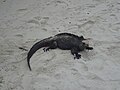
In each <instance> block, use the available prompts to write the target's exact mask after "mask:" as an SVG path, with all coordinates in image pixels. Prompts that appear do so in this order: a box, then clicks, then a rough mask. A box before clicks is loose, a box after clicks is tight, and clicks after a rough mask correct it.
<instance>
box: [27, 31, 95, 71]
mask: <svg viewBox="0 0 120 90" xmlns="http://www.w3.org/2000/svg"><path fill="white" fill-rule="evenodd" d="M83 40H87V39H85V38H84V37H83V36H80V37H79V36H77V35H74V34H71V33H60V34H57V35H55V36H53V37H48V38H46V39H43V40H41V41H39V42H37V43H35V44H34V45H33V46H32V48H31V49H30V51H29V52H28V56H27V63H28V66H29V69H30V70H31V67H30V58H31V57H32V55H33V54H34V53H35V52H36V51H37V50H38V49H40V48H42V47H47V48H44V49H43V50H44V51H48V50H49V49H56V48H59V49H62V50H71V54H72V55H74V56H75V57H74V59H79V58H80V57H81V55H80V54H78V53H79V52H80V51H83V50H84V49H88V50H92V49H93V48H92V47H89V45H88V44H85V43H83V42H82V41H83Z"/></svg>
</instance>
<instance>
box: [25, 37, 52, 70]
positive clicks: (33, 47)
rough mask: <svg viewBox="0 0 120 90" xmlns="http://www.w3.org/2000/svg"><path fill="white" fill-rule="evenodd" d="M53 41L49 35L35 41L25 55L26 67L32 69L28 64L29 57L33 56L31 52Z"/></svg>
mask: <svg viewBox="0 0 120 90" xmlns="http://www.w3.org/2000/svg"><path fill="white" fill-rule="evenodd" d="M52 42H53V37H49V38H46V39H43V40H41V41H39V42H37V43H35V44H34V45H33V46H32V48H31V49H30V51H29V52H28V55H27V63H28V67H29V69H30V71H31V70H32V69H31V66H30V58H31V57H32V56H33V54H34V53H35V52H36V51H37V50H38V49H40V48H42V47H48V46H50V45H51V44H52Z"/></svg>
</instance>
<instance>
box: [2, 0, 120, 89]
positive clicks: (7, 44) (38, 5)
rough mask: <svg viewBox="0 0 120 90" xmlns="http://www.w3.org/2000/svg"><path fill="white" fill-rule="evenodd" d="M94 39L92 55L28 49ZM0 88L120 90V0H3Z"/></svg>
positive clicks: (90, 53) (91, 42)
mask: <svg viewBox="0 0 120 90" xmlns="http://www.w3.org/2000/svg"><path fill="white" fill-rule="evenodd" d="M59 32H71V33H74V34H76V35H84V36H85V37H87V38H88V37H89V38H92V40H90V41H89V43H90V45H91V46H93V47H94V50H93V51H84V52H82V58H81V59H79V60H74V59H73V56H72V55H71V54H70V51H63V50H59V49H56V50H50V51H49V52H46V53H44V52H43V50H42V49H40V50H39V51H37V53H35V54H34V56H33V57H32V58H31V67H32V71H31V72H30V71H29V68H28V66H27V62H26V61H27V60H26V55H27V51H24V50H21V49H19V47H23V48H26V49H28V50H29V49H30V48H31V46H32V45H33V44H34V43H35V42H37V41H39V40H42V39H44V38H46V37H49V36H52V35H55V34H57V33H59ZM0 90H120V0H0Z"/></svg>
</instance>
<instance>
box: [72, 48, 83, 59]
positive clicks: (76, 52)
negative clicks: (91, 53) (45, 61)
mask: <svg viewBox="0 0 120 90" xmlns="http://www.w3.org/2000/svg"><path fill="white" fill-rule="evenodd" d="M78 53H79V51H78V49H77V48H72V49H71V54H72V55H73V56H75V57H74V59H79V58H81V55H80V54H78Z"/></svg>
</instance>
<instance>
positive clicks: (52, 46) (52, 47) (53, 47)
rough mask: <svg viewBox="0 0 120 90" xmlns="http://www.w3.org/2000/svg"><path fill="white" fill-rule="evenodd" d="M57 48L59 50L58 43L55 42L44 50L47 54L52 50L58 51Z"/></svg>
mask: <svg viewBox="0 0 120 90" xmlns="http://www.w3.org/2000/svg"><path fill="white" fill-rule="evenodd" d="M56 48H57V42H55V41H54V42H53V43H52V44H51V45H50V46H49V47H47V48H44V49H43V50H44V52H47V51H49V50H50V49H56Z"/></svg>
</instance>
